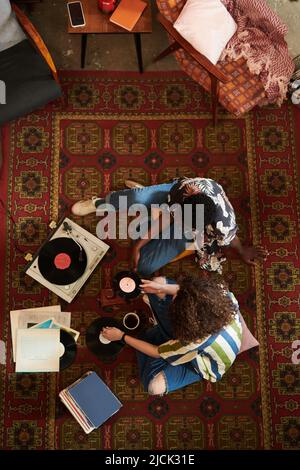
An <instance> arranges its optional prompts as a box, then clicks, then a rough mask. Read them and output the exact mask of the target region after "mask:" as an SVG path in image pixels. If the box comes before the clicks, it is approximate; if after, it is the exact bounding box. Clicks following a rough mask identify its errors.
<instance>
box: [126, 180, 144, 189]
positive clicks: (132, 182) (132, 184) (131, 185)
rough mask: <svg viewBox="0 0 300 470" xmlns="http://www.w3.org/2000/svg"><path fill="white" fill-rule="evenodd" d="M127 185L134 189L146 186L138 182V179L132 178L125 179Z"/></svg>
mask: <svg viewBox="0 0 300 470" xmlns="http://www.w3.org/2000/svg"><path fill="white" fill-rule="evenodd" d="M125 186H127V188H129V189H134V188H144V187H145V186H143V185H142V184H140V183H137V182H136V181H131V180H125Z"/></svg>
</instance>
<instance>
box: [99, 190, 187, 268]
mask: <svg viewBox="0 0 300 470" xmlns="http://www.w3.org/2000/svg"><path fill="white" fill-rule="evenodd" d="M175 183H176V181H172V182H171V183H164V184H158V185H154V186H146V187H145V188H134V189H124V190H122V191H114V192H112V193H110V194H108V195H107V196H106V198H105V202H106V203H109V204H111V205H112V206H114V208H115V209H116V210H119V197H120V196H126V197H127V206H128V207H130V206H131V205H132V204H143V205H145V206H146V207H147V208H148V209H150V208H151V204H159V205H160V204H163V203H165V204H166V203H167V202H168V194H169V192H170V190H171V188H172V186H173V185H174V184H175ZM101 204H103V200H102V201H98V204H97V202H96V207H99V206H101ZM166 230H168V229H166ZM162 236H163V234H162ZM189 242H190V240H187V239H186V238H185V236H184V235H183V236H182V239H175V238H174V224H172V225H171V226H170V237H169V239H154V240H150V241H149V242H148V243H147V244H146V245H145V246H143V247H142V249H141V257H140V261H139V264H138V272H139V273H140V274H141V276H143V277H149V276H150V275H151V274H153V273H154V272H155V271H157V270H158V269H160V268H162V267H163V266H165V265H166V264H168V263H169V262H170V261H172V259H174V258H176V256H178V255H179V254H180V253H182V252H183V251H184V250H185V249H186V244H189Z"/></svg>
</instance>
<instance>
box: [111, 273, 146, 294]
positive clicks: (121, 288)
mask: <svg viewBox="0 0 300 470" xmlns="http://www.w3.org/2000/svg"><path fill="white" fill-rule="evenodd" d="M141 282H142V281H141V278H140V277H139V276H138V274H137V273H135V272H133V271H121V272H119V273H117V274H116V275H115V277H114V278H113V288H114V291H115V292H116V293H117V294H118V295H119V296H120V297H124V298H126V299H134V298H136V297H138V296H139V294H140V293H141V289H140V284H141Z"/></svg>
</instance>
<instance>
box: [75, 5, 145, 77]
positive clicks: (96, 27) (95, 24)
mask: <svg viewBox="0 0 300 470" xmlns="http://www.w3.org/2000/svg"><path fill="white" fill-rule="evenodd" d="M144 1H145V2H146V3H148V6H147V8H146V9H145V10H144V12H143V14H142V16H141V17H140V19H139V21H138V22H137V23H136V25H135V27H134V28H133V30H132V31H127V30H126V29H124V28H121V27H119V26H117V25H115V24H113V23H111V22H110V21H109V17H110V14H105V13H102V12H101V11H100V10H99V8H98V2H97V0H81V3H82V9H83V13H84V16H85V22H86V25H85V26H83V27H82V28H72V26H71V24H70V20H69V17H68V33H72V34H81V68H84V65H85V55H86V48H87V38H88V35H89V34H95V33H96V34H97V33H98V34H108V33H113V34H116V33H117V34H128V33H129V34H133V35H134V42H135V48H136V55H137V60H138V65H139V71H140V72H141V73H142V72H143V56H142V45H141V33H151V32H152V15H151V0H144ZM66 3H67V2H66Z"/></svg>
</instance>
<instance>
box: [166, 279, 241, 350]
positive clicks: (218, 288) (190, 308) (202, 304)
mask: <svg viewBox="0 0 300 470" xmlns="http://www.w3.org/2000/svg"><path fill="white" fill-rule="evenodd" d="M179 285H180V289H179V291H178V293H177V296H176V297H175V299H174V300H173V302H172V304H171V307H170V320H171V323H172V329H173V334H174V338H176V339H178V340H180V341H181V342H182V343H183V344H188V343H191V342H194V341H197V340H199V339H200V340H201V339H204V338H205V337H206V336H208V335H211V334H214V333H217V332H218V331H220V330H221V329H222V328H223V327H224V326H226V325H228V324H229V323H230V322H231V321H232V319H233V316H234V315H235V313H236V307H235V306H234V304H233V303H232V301H231V300H230V298H229V297H228V295H226V294H227V288H226V287H225V285H224V283H223V282H222V283H221V282H220V281H217V280H216V279H213V278H211V277H207V278H198V277H195V276H184V278H182V279H181V280H180V281H179Z"/></svg>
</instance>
